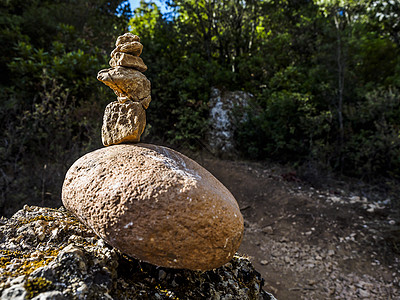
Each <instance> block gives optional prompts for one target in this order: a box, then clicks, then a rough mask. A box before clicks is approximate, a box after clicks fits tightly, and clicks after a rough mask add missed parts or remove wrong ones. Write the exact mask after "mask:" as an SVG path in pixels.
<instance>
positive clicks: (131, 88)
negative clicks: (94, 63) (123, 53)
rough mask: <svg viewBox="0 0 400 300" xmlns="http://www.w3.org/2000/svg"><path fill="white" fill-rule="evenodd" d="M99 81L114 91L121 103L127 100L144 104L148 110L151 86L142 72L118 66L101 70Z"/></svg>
mask: <svg viewBox="0 0 400 300" xmlns="http://www.w3.org/2000/svg"><path fill="white" fill-rule="evenodd" d="M97 79H98V80H100V81H101V82H103V83H104V84H106V85H108V86H109V87H110V88H112V89H113V90H114V92H115V94H116V95H117V96H118V101H119V102H121V103H124V102H125V101H127V100H132V101H136V102H144V103H145V104H144V107H145V108H147V106H148V102H150V101H149V100H148V99H149V98H150V92H151V85H150V81H149V80H148V79H147V78H146V76H144V75H143V74H142V73H141V72H139V71H137V70H135V69H131V68H124V67H120V66H118V67H115V68H110V69H105V70H101V71H100V72H99V73H98V74H97ZM146 103H147V104H146Z"/></svg>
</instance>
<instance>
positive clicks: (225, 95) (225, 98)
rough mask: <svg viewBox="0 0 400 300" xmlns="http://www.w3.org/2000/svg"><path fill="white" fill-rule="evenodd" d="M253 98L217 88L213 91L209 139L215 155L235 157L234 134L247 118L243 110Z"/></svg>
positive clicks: (210, 102)
mask: <svg viewBox="0 0 400 300" xmlns="http://www.w3.org/2000/svg"><path fill="white" fill-rule="evenodd" d="M251 97H252V95H251V94H250V93H246V92H242V91H235V92H230V91H221V90H219V89H217V88H213V89H212V90H211V98H210V101H209V106H210V116H209V118H210V124H211V126H210V127H211V128H210V131H209V133H208V136H207V139H208V144H209V146H210V148H211V151H212V152H213V153H214V154H217V155H220V156H223V157H232V156H234V155H235V152H236V150H235V142H234V132H235V129H236V128H237V127H238V126H240V122H241V121H242V120H243V119H245V118H246V115H245V113H244V111H243V110H244V108H245V107H247V106H248V104H249V101H250V98H251ZM235 110H236V113H234V111H235Z"/></svg>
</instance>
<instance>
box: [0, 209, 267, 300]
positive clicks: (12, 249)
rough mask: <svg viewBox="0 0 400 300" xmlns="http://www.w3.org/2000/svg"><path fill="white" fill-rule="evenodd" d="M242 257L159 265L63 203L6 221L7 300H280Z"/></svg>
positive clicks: (2, 237) (3, 266) (1, 249)
mask: <svg viewBox="0 0 400 300" xmlns="http://www.w3.org/2000/svg"><path fill="white" fill-rule="evenodd" d="M262 286H263V279H262V278H261V277H260V274H259V273H258V272H256V271H255V270H254V268H253V266H252V265H251V263H250V261H249V260H248V259H247V258H245V257H242V256H239V255H236V256H235V257H234V258H233V259H232V260H231V261H230V262H229V263H227V264H226V265H224V266H222V267H220V268H218V269H215V270H212V271H207V272H196V271H189V270H181V269H168V268H162V267H157V266H154V265H151V264H148V263H144V262H141V261H139V260H136V259H133V258H131V257H128V256H125V255H123V254H121V253H120V252H118V251H117V250H115V249H113V248H112V247H110V246H108V245H107V244H105V243H104V241H103V240H102V239H99V238H98V237H97V236H96V235H95V234H94V233H93V232H92V231H91V230H89V229H88V228H86V227H85V226H84V225H82V224H81V223H80V222H79V221H77V219H75V218H74V217H73V216H72V215H71V214H70V213H68V212H67V211H66V210H65V209H64V208H60V209H50V208H40V207H28V206H25V207H24V209H22V210H20V211H18V212H17V213H16V214H15V215H14V216H13V217H11V218H10V219H1V220H0V295H1V299H32V298H33V299H274V298H273V296H272V295H270V294H269V293H267V292H265V291H264V290H263V289H262Z"/></svg>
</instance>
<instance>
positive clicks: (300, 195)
mask: <svg viewBox="0 0 400 300" xmlns="http://www.w3.org/2000/svg"><path fill="white" fill-rule="evenodd" d="M197 161H199V163H200V164H202V165H203V166H205V167H206V168H207V169H208V170H209V171H211V172H212V173H213V174H214V175H215V176H216V177H217V178H218V179H219V180H220V181H221V182H222V183H224V184H225V185H226V186H227V187H228V188H229V189H230V190H231V192H232V193H233V194H234V196H235V198H236V199H237V200H238V202H239V205H240V207H241V211H242V213H243V216H244V218H245V237H244V240H243V243H242V245H241V248H240V249H239V250H240V252H241V253H246V254H247V255H249V256H250V257H251V261H252V262H253V264H254V266H255V267H256V269H257V270H258V271H259V272H261V275H262V276H263V277H264V278H265V280H266V289H267V290H269V291H271V292H273V293H274V295H275V296H276V297H277V299H400V285H399V283H400V268H399V264H400V255H399V253H400V252H399V249H397V251H396V249H395V247H394V245H395V244H393V243H390V236H391V235H392V236H393V235H396V234H397V236H399V235H400V227H399V224H397V223H396V221H395V220H396V219H397V220H398V216H395V215H394V210H393V207H392V208H391V206H393V205H392V202H394V201H393V199H390V198H380V197H382V196H381V195H379V194H377V195H374V194H373V193H365V187H364V188H361V189H356V188H354V187H351V186H350V184H349V183H348V182H339V181H337V182H332V184H331V185H329V184H326V185H325V186H324V187H320V188H319V189H317V188H315V187H313V186H312V185H310V184H309V183H308V182H305V181H304V180H301V179H300V178H298V177H297V176H296V174H295V173H294V172H291V171H290V170H287V169H284V168H282V167H279V166H276V165H267V164H261V163H248V162H246V163H245V162H233V161H220V160H216V159H209V158H208V159H207V158H201V157H198V158H197ZM363 191H364V192H363ZM363 193H364V194H363Z"/></svg>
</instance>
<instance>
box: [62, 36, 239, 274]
mask: <svg viewBox="0 0 400 300" xmlns="http://www.w3.org/2000/svg"><path fill="white" fill-rule="evenodd" d="M142 48H143V46H142V44H140V40H139V37H138V36H136V35H133V34H130V33H127V34H124V35H123V36H120V37H119V38H118V40H117V43H116V48H115V49H114V51H113V52H112V53H111V61H110V65H111V68H110V69H106V70H101V71H100V72H99V74H98V77H97V78H98V79H99V80H100V81H102V82H104V83H105V84H106V85H108V86H109V87H111V88H112V89H113V90H114V91H115V94H116V95H117V98H118V101H115V102H111V103H110V104H109V105H108V106H107V107H106V109H105V113H104V120H103V128H102V139H103V144H104V145H105V146H109V147H104V148H101V149H98V150H95V151H93V152H90V153H87V154H86V155H84V156H82V157H81V158H79V159H78V160H77V161H76V162H75V163H74V164H73V165H72V166H71V168H70V169H69V170H68V172H67V174H66V176H65V180H64V185H63V188H62V201H63V204H64V206H65V207H66V208H67V209H68V210H69V211H71V212H72V213H73V214H75V216H76V217H77V218H78V219H79V220H80V221H81V222H82V223H84V224H85V225H86V226H88V227H89V228H91V229H92V230H93V231H94V232H95V233H96V234H97V235H98V236H99V237H100V238H102V239H103V240H105V241H106V242H107V243H108V244H109V245H111V246H112V247H114V248H115V249H117V250H119V251H121V252H122V253H124V254H127V255H129V256H132V257H135V258H138V259H140V260H143V261H146V262H149V263H151V264H154V265H157V266H163V267H170V268H179V269H190V270H202V271H204V270H211V269H214V268H218V267H220V266H222V265H224V264H225V263H227V262H229V261H230V260H231V259H232V258H233V256H234V255H235V252H236V251H237V249H238V248H239V245H240V243H241V241H242V237H243V229H244V223H243V217H242V215H241V213H240V209H239V206H238V204H237V202H236V200H235V198H234V197H233V196H232V194H231V193H230V192H229V191H228V189H227V188H226V187H225V186H224V185H223V184H222V183H221V182H219V181H218V180H217V179H216V178H215V177H214V176H213V175H212V174H211V173H210V172H208V171H207V170H205V169H204V168H203V167H201V166H200V165H199V164H197V163H196V162H195V161H193V160H191V159H190V158H188V157H186V156H185V155H183V154H181V153H179V152H176V151H174V150H172V149H169V148H166V147H162V146H156V145H151V144H142V143H133V142H139V140H140V135H141V134H142V133H143V130H144V127H145V123H146V118H145V109H146V108H147V107H148V106H149V103H150V100H151V98H150V82H149V81H148V80H147V78H146V76H144V75H143V74H142V73H141V72H143V71H145V70H146V66H145V65H144V63H143V61H142V60H141V59H140V58H139V55H140V54H141V52H142Z"/></svg>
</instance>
